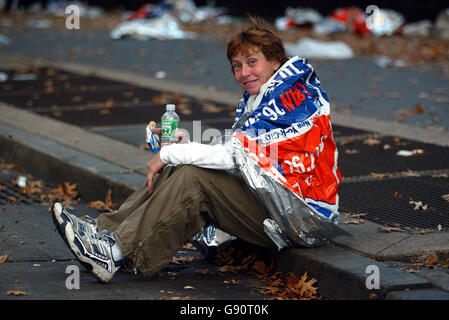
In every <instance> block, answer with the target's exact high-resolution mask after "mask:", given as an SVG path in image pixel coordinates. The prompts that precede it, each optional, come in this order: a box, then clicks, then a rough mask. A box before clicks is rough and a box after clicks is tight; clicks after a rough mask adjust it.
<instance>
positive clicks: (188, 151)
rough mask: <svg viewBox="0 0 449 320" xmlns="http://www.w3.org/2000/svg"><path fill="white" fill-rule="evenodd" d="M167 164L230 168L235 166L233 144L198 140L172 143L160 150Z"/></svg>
mask: <svg viewBox="0 0 449 320" xmlns="http://www.w3.org/2000/svg"><path fill="white" fill-rule="evenodd" d="M160 156H161V160H162V161H163V162H165V163H167V164H172V165H182V164H190V165H194V166H197V167H202V168H207V169H219V170H230V169H233V168H234V167H235V163H234V159H233V156H232V149H231V144H230V143H228V144H216V145H209V144H202V143H197V142H190V143H182V144H171V145H168V146H165V147H163V148H162V149H161V151H160Z"/></svg>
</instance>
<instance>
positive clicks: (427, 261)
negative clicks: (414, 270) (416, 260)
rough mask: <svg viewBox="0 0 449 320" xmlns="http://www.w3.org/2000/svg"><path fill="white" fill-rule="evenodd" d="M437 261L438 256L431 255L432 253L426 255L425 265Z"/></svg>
mask: <svg viewBox="0 0 449 320" xmlns="http://www.w3.org/2000/svg"><path fill="white" fill-rule="evenodd" d="M437 261H438V258H437V257H436V256H433V255H432V256H429V257H427V260H426V265H434V264H436V263H437Z"/></svg>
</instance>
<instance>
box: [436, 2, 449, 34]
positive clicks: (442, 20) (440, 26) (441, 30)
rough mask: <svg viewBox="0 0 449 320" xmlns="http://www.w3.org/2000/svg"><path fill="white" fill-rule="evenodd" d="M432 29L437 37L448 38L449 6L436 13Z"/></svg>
mask: <svg viewBox="0 0 449 320" xmlns="http://www.w3.org/2000/svg"><path fill="white" fill-rule="evenodd" d="M434 30H435V31H434V33H435V35H436V36H437V37H439V38H441V39H446V40H449V8H446V9H444V10H442V11H441V12H440V13H439V14H438V16H437V18H436V20H435V27H434Z"/></svg>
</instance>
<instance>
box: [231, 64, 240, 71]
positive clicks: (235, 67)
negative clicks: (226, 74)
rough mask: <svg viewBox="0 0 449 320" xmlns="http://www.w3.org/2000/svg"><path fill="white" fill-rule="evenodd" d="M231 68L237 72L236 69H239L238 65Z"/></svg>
mask: <svg viewBox="0 0 449 320" xmlns="http://www.w3.org/2000/svg"><path fill="white" fill-rule="evenodd" d="M232 68H233V69H234V70H238V69H240V65H234V66H233V67H232Z"/></svg>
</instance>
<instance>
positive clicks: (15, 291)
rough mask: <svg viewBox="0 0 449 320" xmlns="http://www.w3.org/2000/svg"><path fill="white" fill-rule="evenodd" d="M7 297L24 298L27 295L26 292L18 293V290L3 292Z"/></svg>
mask: <svg viewBox="0 0 449 320" xmlns="http://www.w3.org/2000/svg"><path fill="white" fill-rule="evenodd" d="M5 293H6V295H7V296H13V295H14V296H26V295H28V292H25V291H19V290H9V291H6V292H5Z"/></svg>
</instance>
